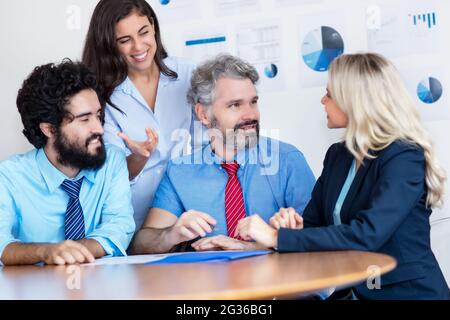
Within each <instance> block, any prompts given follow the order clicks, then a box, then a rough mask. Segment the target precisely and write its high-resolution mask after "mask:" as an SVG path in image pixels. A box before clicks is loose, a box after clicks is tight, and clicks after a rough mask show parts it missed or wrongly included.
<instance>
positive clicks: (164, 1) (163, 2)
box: [159, 0, 170, 6]
mask: <svg viewBox="0 0 450 320" xmlns="http://www.w3.org/2000/svg"><path fill="white" fill-rule="evenodd" d="M159 2H160V3H161V4H162V5H163V6H165V5H168V4H169V2H170V0H159Z"/></svg>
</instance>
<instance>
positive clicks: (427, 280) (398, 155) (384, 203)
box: [278, 141, 450, 299]
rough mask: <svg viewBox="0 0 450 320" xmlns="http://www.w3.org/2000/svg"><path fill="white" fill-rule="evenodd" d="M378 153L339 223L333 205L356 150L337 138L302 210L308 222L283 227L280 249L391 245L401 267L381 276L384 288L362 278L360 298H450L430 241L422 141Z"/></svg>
mask: <svg viewBox="0 0 450 320" xmlns="http://www.w3.org/2000/svg"><path fill="white" fill-rule="evenodd" d="M375 155H376V158H375V159H372V160H366V161H364V165H363V166H361V167H360V168H359V170H358V172H357V174H356V176H355V179H354V180H353V183H352V185H351V187H350V190H349V192H348V194H347V197H346V198H345V201H344V203H343V206H342V210H341V220H342V225H339V226H334V225H333V210H334V206H335V204H336V201H337V199H338V196H339V194H340V192H341V189H342V186H343V185H344V182H345V180H346V178H347V174H348V171H349V169H350V166H351V163H352V161H353V156H352V155H351V154H350V152H349V151H348V150H347V148H346V147H345V145H344V143H338V144H334V145H332V146H331V147H330V149H329V150H328V152H327V154H326V156H325V160H324V168H323V171H322V174H321V176H320V178H319V179H318V180H317V183H316V185H315V187H314V190H313V193H312V198H311V201H310V202H309V204H308V205H307V207H306V208H305V211H304V213H303V219H304V225H305V228H304V229H303V230H288V229H281V230H280V232H279V235H278V250H279V251H282V252H283V251H285V252H286V251H287V252H289V251H301V252H306V251H331V250H362V251H373V252H380V253H385V254H388V255H390V256H393V257H394V258H395V259H396V260H397V264H398V265H397V268H396V269H395V270H393V271H391V272H390V273H388V274H386V275H383V276H382V277H381V289H380V290H369V289H368V287H367V284H366V283H362V284H360V285H357V286H355V287H354V288H353V290H354V292H355V294H356V296H357V297H358V298H362V299H449V298H450V292H449V288H448V286H447V284H446V282H445V279H444V277H443V275H442V272H441V270H440V268H439V265H438V263H437V261H436V258H435V256H434V254H433V252H432V251H431V247H430V222H429V217H430V214H431V210H430V209H428V208H427V207H426V205H425V203H426V197H427V190H426V185H425V158H424V152H423V149H421V148H420V147H418V146H416V145H411V144H407V143H405V142H400V141H396V142H395V143H393V144H391V145H390V146H389V147H387V148H385V149H384V150H382V151H380V152H378V153H376V154H375ZM330 263H333V262H332V261H330Z"/></svg>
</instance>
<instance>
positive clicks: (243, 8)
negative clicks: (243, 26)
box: [214, 0, 263, 17]
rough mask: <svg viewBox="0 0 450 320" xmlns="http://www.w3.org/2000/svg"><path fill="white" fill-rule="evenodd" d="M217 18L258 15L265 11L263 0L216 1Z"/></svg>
mask: <svg viewBox="0 0 450 320" xmlns="http://www.w3.org/2000/svg"><path fill="white" fill-rule="evenodd" d="M214 1H215V3H214V11H215V16H216V17H226V16H236V15H242V14H249V13H258V12H261V11H262V10H263V7H262V4H261V0H214Z"/></svg>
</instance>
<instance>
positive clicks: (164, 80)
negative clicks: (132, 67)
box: [116, 59, 178, 95]
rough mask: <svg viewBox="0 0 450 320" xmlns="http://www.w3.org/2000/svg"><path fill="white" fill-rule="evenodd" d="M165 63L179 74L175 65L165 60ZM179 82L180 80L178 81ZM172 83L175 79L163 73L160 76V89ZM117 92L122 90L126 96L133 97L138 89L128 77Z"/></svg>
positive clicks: (118, 87)
mask: <svg viewBox="0 0 450 320" xmlns="http://www.w3.org/2000/svg"><path fill="white" fill-rule="evenodd" d="M164 63H166V64H167V65H168V67H169V68H170V69H171V70H173V71H175V72H177V70H175V67H176V66H175V65H173V63H170V60H169V59H164ZM177 80H178V79H177ZM171 81H175V80H174V79H172V78H170V77H168V76H166V75H165V74H163V73H162V72H161V73H160V75H159V83H158V87H165V86H167V85H168V84H169V83H170V82H171ZM116 90H121V91H123V92H124V93H126V94H129V95H133V94H134V93H135V90H137V89H136V87H135V86H134V84H133V82H132V81H131V79H130V78H129V77H128V76H127V77H126V78H125V80H124V81H123V82H122V83H121V84H119V85H118V86H117V88H116Z"/></svg>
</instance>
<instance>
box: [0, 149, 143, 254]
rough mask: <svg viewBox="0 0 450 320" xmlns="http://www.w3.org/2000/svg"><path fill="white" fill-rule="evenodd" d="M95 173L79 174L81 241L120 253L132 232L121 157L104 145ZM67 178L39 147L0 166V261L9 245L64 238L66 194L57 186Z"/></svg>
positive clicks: (130, 210)
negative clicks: (83, 234)
mask: <svg viewBox="0 0 450 320" xmlns="http://www.w3.org/2000/svg"><path fill="white" fill-rule="evenodd" d="M106 152H107V158H106V162H105V164H104V165H103V166H102V167H101V168H100V169H99V170H96V171H94V170H82V171H80V173H79V174H78V175H77V177H75V178H73V179H72V180H78V179H80V178H82V177H84V179H83V184H82V186H81V190H80V196H79V200H80V203H81V207H82V208H83V213H84V221H85V227H86V229H85V230H86V238H89V239H94V240H96V241H98V242H99V243H100V245H101V246H102V247H103V249H104V250H105V252H106V254H107V255H114V256H120V255H126V249H127V247H128V245H129V244H130V241H131V238H132V236H133V233H134V230H135V224H134V220H133V208H132V206H131V192H130V185H129V182H128V170H127V167H126V161H125V155H124V154H123V152H121V150H119V149H118V148H117V147H114V146H108V145H107V146H106ZM65 179H69V178H68V177H67V176H65V175H64V174H63V173H62V172H61V171H59V170H58V169H57V168H55V167H54V166H53V165H52V164H51V163H50V162H49V160H48V159H47V156H46V154H45V152H44V150H43V149H35V150H32V151H29V152H28V153H25V154H23V155H16V156H13V157H11V158H9V159H7V160H5V161H2V162H0V257H1V255H2V254H3V250H4V249H5V247H6V246H7V245H8V244H10V243H13V242H22V243H58V242H61V241H64V240H65V237H64V223H65V214H66V209H67V204H68V202H69V196H68V194H67V193H66V192H65V191H64V190H63V189H62V188H61V183H62V182H63V181H64V180H65Z"/></svg>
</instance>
